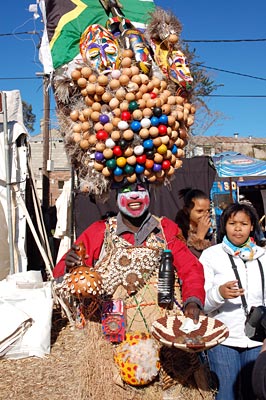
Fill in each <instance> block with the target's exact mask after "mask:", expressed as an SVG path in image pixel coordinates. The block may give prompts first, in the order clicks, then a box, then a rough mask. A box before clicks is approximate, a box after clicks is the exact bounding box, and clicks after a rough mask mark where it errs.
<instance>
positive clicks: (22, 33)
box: [0, 31, 266, 43]
mask: <svg viewBox="0 0 266 400" xmlns="http://www.w3.org/2000/svg"><path fill="white" fill-rule="evenodd" d="M40 33H41V32H39V31H25V32H16V33H14V32H10V33H0V37H1V36H17V35H27V34H28V35H36V34H37V35H39V34H40ZM182 41H183V42H185V43H241V42H266V39H264V38H261V39H183V40H182Z"/></svg>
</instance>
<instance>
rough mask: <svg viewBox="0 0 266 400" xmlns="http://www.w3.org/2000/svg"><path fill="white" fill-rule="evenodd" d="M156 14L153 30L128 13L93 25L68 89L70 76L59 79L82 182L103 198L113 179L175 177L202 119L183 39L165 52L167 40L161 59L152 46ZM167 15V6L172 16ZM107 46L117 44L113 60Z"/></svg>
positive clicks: (63, 123)
mask: <svg viewBox="0 0 266 400" xmlns="http://www.w3.org/2000/svg"><path fill="white" fill-rule="evenodd" d="M161 13H162V11H160V15H161ZM164 13H165V12H164ZM152 18H153V17H152V16H151V22H150V24H151V25H150V26H151V28H149V25H148V28H147V31H146V32H147V34H145V37H144V35H143V33H142V32H141V31H140V30H138V29H137V28H135V27H134V26H133V25H132V24H131V22H130V21H129V20H126V19H123V18H120V17H115V18H112V19H110V20H109V22H108V23H107V27H110V28H111V29H112V31H111V30H110V31H109V30H107V29H106V28H104V27H102V26H100V25H92V26H89V27H88V28H87V29H86V31H85V32H84V34H83V35H82V37H81V43H80V49H81V55H82V59H83V60H82V61H76V63H75V65H74V68H72V71H71V78H68V80H67V84H68V85H69V87H70V89H69V92H68V95H67V96H66V94H65V93H64V95H63V92H64V90H62V85H63V83H62V80H60V79H58V80H56V81H55V86H56V95H57V99H58V102H59V106H60V107H59V108H60V112H59V117H60V118H61V128H62V130H63V131H64V134H65V142H66V149H67V151H68V155H69V157H70V159H71V162H72V163H73V164H74V166H75V168H76V170H77V172H78V176H79V180H80V189H81V190H82V191H84V192H89V193H92V194H94V195H95V196H98V197H103V196H104V194H108V192H109V190H110V187H111V183H112V182H116V183H117V182H122V181H123V182H124V181H125V180H126V181H128V182H129V183H132V182H136V180H137V178H138V177H141V178H145V180H147V181H149V182H151V183H161V182H164V181H167V180H170V179H171V177H172V176H173V174H174V171H175V169H177V168H179V167H180V166H181V165H182V160H181V159H182V157H183V156H184V150H183V148H184V146H185V145H186V143H187V139H188V129H189V127H190V126H191V125H192V124H193V122H194V113H195V107H194V106H193V105H191V104H190V103H189V91H188V90H187V89H188V88H189V87H190V83H191V82H192V78H191V76H190V73H189V69H188V66H187V65H186V61H185V58H184V57H183V53H182V52H181V51H179V50H177V49H176V48H175V47H176V46H175V45H174V46H169V48H167V47H166V48H165V49H164V51H163V53H162V51H161V49H162V46H161V45H159V47H158V49H159V50H160V54H163V60H164V61H163V62H162V63H160V62H159V58H158V57H159V56H158V54H159V53H158V52H157V48H155V51H154V52H153V51H152V50H151V46H154V43H155V42H156V41H158V43H159V33H158V32H157V34H155V28H154V21H153V19H152ZM167 18H168V17H167V13H165V15H164V19H163V21H164V23H165V21H167V20H168V19H167ZM155 19H156V20H157V19H158V15H157V14H156V13H155ZM171 21H172V22H173V20H172V19H171ZM172 25H173V24H172ZM172 25H171V26H172ZM160 28H161V26H158V29H160ZM171 29H172V28H171ZM171 29H170V32H172V30H171ZM177 35H179V31H178V32H177ZM168 36H169V35H168ZM168 36H167V38H168V39H169V37H168ZM165 43H166V39H164V44H165ZM106 46H107V47H108V46H109V47H110V48H111V47H112V48H113V49H114V53H113V59H112V61H111V62H109V61H110V58H111V57H109V61H107V60H106V54H105V53H104V49H105V48H106ZM118 48H119V50H118ZM115 49H117V51H115ZM96 50H97V51H96ZM94 52H95V58H94ZM170 58H171V60H173V62H172V63H171V64H170V63H169V62H168V60H169V59H170ZM96 59H97V61H96ZM177 61H178V63H177ZM165 63H166V67H165V68H166V72H167V73H165V71H164V64H165ZM167 63H168V64H167ZM105 65H106V67H105V68H104V66H105ZM162 65H163V68H162ZM188 84H189V85H188ZM64 87H65V86H64ZM180 88H182V90H181V91H180ZM66 99H67V100H66Z"/></svg>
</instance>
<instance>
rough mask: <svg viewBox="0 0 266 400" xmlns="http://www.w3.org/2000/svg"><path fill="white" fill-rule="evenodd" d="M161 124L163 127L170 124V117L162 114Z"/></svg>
mask: <svg viewBox="0 0 266 400" xmlns="http://www.w3.org/2000/svg"><path fill="white" fill-rule="evenodd" d="M159 123H160V124H163V125H167V124H168V117H167V115H165V114H162V115H161V116H160V118H159Z"/></svg>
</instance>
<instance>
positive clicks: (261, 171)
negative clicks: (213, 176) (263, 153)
mask: <svg viewBox="0 0 266 400" xmlns="http://www.w3.org/2000/svg"><path fill="white" fill-rule="evenodd" d="M212 160H213V163H214V166H215V169H216V171H217V174H218V176H219V177H220V178H226V177H241V176H242V177H244V176H263V175H264V176H266V161H263V160H258V159H256V158H252V157H249V156H246V155H244V154H241V153H237V152H235V151H228V152H223V153H219V154H215V155H214V156H212Z"/></svg>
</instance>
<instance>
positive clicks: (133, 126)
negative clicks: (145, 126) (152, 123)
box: [130, 121, 141, 132]
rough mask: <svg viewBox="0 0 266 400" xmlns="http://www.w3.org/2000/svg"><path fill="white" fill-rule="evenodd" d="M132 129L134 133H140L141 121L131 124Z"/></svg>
mask: <svg viewBox="0 0 266 400" xmlns="http://www.w3.org/2000/svg"><path fill="white" fill-rule="evenodd" d="M130 128H131V129H132V131H133V132H138V131H139V130H140V129H141V124H140V122H139V121H132V122H131V124H130Z"/></svg>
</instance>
